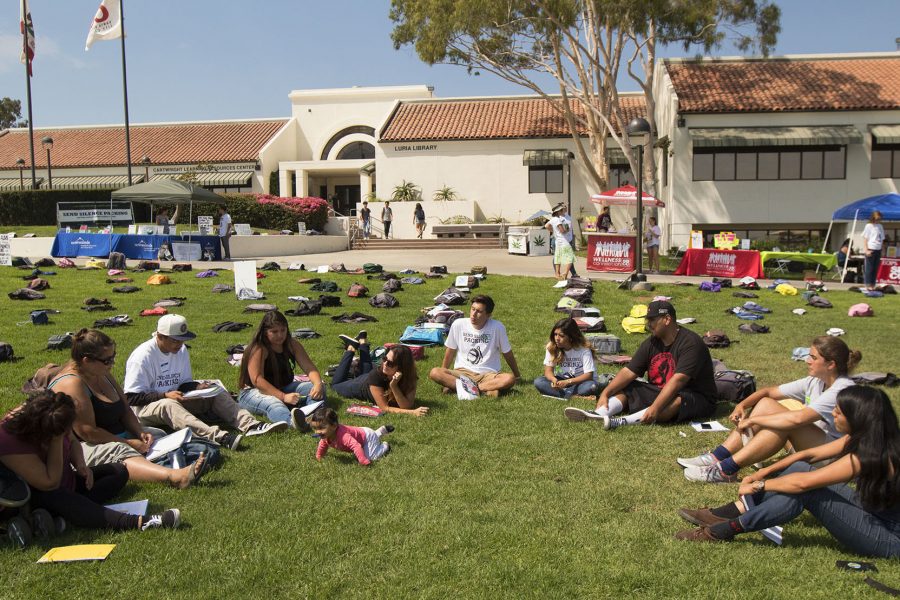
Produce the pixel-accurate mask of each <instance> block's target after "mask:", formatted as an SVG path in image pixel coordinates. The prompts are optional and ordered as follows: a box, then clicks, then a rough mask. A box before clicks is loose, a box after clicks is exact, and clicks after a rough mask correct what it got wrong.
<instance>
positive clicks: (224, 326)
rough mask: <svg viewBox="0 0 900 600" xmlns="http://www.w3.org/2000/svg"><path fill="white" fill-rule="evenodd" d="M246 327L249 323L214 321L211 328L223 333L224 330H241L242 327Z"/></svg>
mask: <svg viewBox="0 0 900 600" xmlns="http://www.w3.org/2000/svg"><path fill="white" fill-rule="evenodd" d="M247 327H251V325H250V323H238V322H236V321H223V322H221V323H216V324H215V325H213V327H212V330H213V332H215V333H223V332H226V331H241V330H242V329H246V328H247Z"/></svg>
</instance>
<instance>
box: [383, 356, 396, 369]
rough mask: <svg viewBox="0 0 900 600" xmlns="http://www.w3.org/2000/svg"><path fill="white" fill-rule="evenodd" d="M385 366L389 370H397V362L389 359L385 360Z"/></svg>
mask: <svg viewBox="0 0 900 600" xmlns="http://www.w3.org/2000/svg"><path fill="white" fill-rule="evenodd" d="M384 366H386V367H388V368H389V369H396V368H397V362H396V361H393V360H390V359H389V358H386V359H384Z"/></svg>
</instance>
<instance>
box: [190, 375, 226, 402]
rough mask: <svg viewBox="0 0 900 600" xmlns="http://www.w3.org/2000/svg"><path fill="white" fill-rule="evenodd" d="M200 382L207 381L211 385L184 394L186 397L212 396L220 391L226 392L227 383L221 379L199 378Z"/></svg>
mask: <svg viewBox="0 0 900 600" xmlns="http://www.w3.org/2000/svg"><path fill="white" fill-rule="evenodd" d="M197 382H198V383H207V384H209V387H206V388H198V389H196V390H192V391H190V392H187V393H186V394H184V397H185V398H212V397H213V396H216V395H218V394H219V393H220V392H224V391H226V390H225V385H224V384H223V383H222V381H221V380H219V379H198V380H197Z"/></svg>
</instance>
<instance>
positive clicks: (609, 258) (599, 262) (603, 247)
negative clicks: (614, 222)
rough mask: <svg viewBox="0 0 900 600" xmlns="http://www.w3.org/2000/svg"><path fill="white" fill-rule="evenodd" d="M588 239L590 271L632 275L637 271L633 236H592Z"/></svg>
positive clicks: (588, 264) (588, 265) (588, 266)
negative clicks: (632, 272) (631, 273)
mask: <svg viewBox="0 0 900 600" xmlns="http://www.w3.org/2000/svg"><path fill="white" fill-rule="evenodd" d="M587 238H588V252H587V268H588V271H614V272H620V273H630V272H631V271H634V269H635V264H636V263H635V259H634V251H635V238H634V236H633V235H609V234H607V235H600V234H591V235H588V236H587Z"/></svg>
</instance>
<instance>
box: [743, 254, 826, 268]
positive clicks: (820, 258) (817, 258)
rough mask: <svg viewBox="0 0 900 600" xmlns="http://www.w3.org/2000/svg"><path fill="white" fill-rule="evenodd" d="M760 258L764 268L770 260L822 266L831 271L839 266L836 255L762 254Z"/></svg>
mask: <svg viewBox="0 0 900 600" xmlns="http://www.w3.org/2000/svg"><path fill="white" fill-rule="evenodd" d="M759 257H760V260H761V261H762V264H763V266H765V264H766V262H768V261H770V260H791V261H794V262H802V263H810V264H814V265H822V266H823V267H825V268H826V269H827V270H829V271H830V270H831V269H833V268H834V267H835V266H836V265H837V256H835V255H834V254H816V253H812V252H760V253H759Z"/></svg>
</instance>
